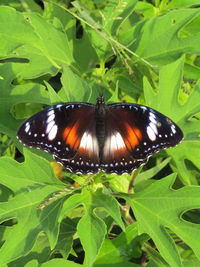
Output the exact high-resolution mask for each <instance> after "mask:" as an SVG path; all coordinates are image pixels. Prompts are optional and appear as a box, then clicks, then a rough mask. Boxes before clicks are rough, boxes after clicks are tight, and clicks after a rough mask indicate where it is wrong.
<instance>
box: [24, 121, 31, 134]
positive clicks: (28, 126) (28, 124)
mask: <svg viewBox="0 0 200 267" xmlns="http://www.w3.org/2000/svg"><path fill="white" fill-rule="evenodd" d="M25 126H26V128H25V132H26V133H28V131H29V130H30V123H29V122H27V123H26V124H25Z"/></svg>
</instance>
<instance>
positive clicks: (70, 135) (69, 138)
mask: <svg viewBox="0 0 200 267" xmlns="http://www.w3.org/2000/svg"><path fill="white" fill-rule="evenodd" d="M78 126H79V122H78V121H77V122H76V123H74V125H73V126H72V127H66V128H65V130H64V133H63V138H64V140H65V143H66V144H69V145H70V147H71V148H74V149H77V148H78V146H79V143H80V140H78V139H79V138H78V135H77V129H78Z"/></svg>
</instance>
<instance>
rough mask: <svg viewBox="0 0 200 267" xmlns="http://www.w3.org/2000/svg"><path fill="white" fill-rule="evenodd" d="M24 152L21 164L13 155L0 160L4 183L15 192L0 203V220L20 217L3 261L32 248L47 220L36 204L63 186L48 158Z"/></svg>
mask: <svg viewBox="0 0 200 267" xmlns="http://www.w3.org/2000/svg"><path fill="white" fill-rule="evenodd" d="M25 155H26V161H25V162H24V163H21V164H20V163H17V162H16V161H14V160H12V159H10V158H3V157H2V158H1V159H0V167H1V170H0V172H1V174H2V177H1V183H2V184H3V185H5V186H7V187H8V188H9V189H11V190H12V191H13V192H14V193H15V196H14V197H13V198H11V199H10V200H9V201H8V202H2V203H0V221H1V222H5V221H8V220H10V219H16V220H17V224H15V225H14V226H13V227H12V230H11V231H10V232H9V235H8V236H7V238H6V241H5V243H4V244H3V246H2V247H1V249H0V264H5V263H8V262H10V261H12V260H14V259H17V258H19V257H20V256H23V255H24V254H26V253H27V252H29V251H30V250H31V249H32V247H33V245H34V243H35V240H36V238H37V235H38V234H39V232H40V231H42V230H43V229H42V221H43V220H44V219H45V217H41V212H40V211H39V210H38V209H37V207H38V206H39V204H41V202H42V201H44V199H45V197H48V196H49V195H50V194H52V193H53V192H56V191H58V190H59V189H62V188H63V187H64V185H63V184H62V183H61V182H60V181H58V180H57V179H56V178H55V177H53V172H52V169H51V167H50V164H49V163H48V162H47V161H45V160H44V159H42V158H40V157H38V156H36V155H34V154H32V153H30V152H28V151H26V153H25ZM51 218H52V219H53V218H54V217H53V216H51ZM48 219H49V220H50V215H49V218H48ZM53 220H54V219H53ZM22 233H23V234H22ZM25 237H26V238H25ZM13 240H15V242H13Z"/></svg>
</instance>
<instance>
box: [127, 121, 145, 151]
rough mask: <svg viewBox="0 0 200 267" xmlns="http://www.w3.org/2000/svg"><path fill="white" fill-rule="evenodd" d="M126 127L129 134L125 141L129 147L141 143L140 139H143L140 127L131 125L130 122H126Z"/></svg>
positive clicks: (131, 147)
mask: <svg viewBox="0 0 200 267" xmlns="http://www.w3.org/2000/svg"><path fill="white" fill-rule="evenodd" d="M125 128H126V131H127V134H128V136H127V137H126V138H125V140H124V141H125V143H126V146H127V147H128V148H129V149H133V148H134V147H136V146H137V145H138V144H139V141H140V140H141V139H142V133H141V131H140V130H139V129H138V128H134V127H131V126H130V125H129V124H128V123H126V124H125Z"/></svg>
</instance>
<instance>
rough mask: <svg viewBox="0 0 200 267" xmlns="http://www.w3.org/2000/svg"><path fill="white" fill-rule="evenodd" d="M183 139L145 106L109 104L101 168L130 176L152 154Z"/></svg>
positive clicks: (168, 120)
mask: <svg viewBox="0 0 200 267" xmlns="http://www.w3.org/2000/svg"><path fill="white" fill-rule="evenodd" d="M182 138H183V133H182V131H181V129H180V128H179V127H178V126H177V125H176V124H175V123H174V122H173V121H172V120H170V119H169V118H167V117H166V116H164V115H163V114H161V113H159V112H158V111H156V110H154V109H151V108H149V107H146V106H142V105H137V104H129V103H116V104H110V105H108V109H107V116H106V139H105V144H104V152H103V158H102V169H103V170H104V171H106V172H107V173H112V172H114V173H117V174H121V173H124V172H127V173H130V172H131V171H132V170H134V169H136V168H138V167H139V166H140V165H141V164H143V163H145V162H147V160H148V157H149V156H150V155H152V154H153V153H155V152H157V151H159V150H161V149H163V148H168V147H172V146H175V145H176V144H178V143H179V142H180V141H181V139H182Z"/></svg>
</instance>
